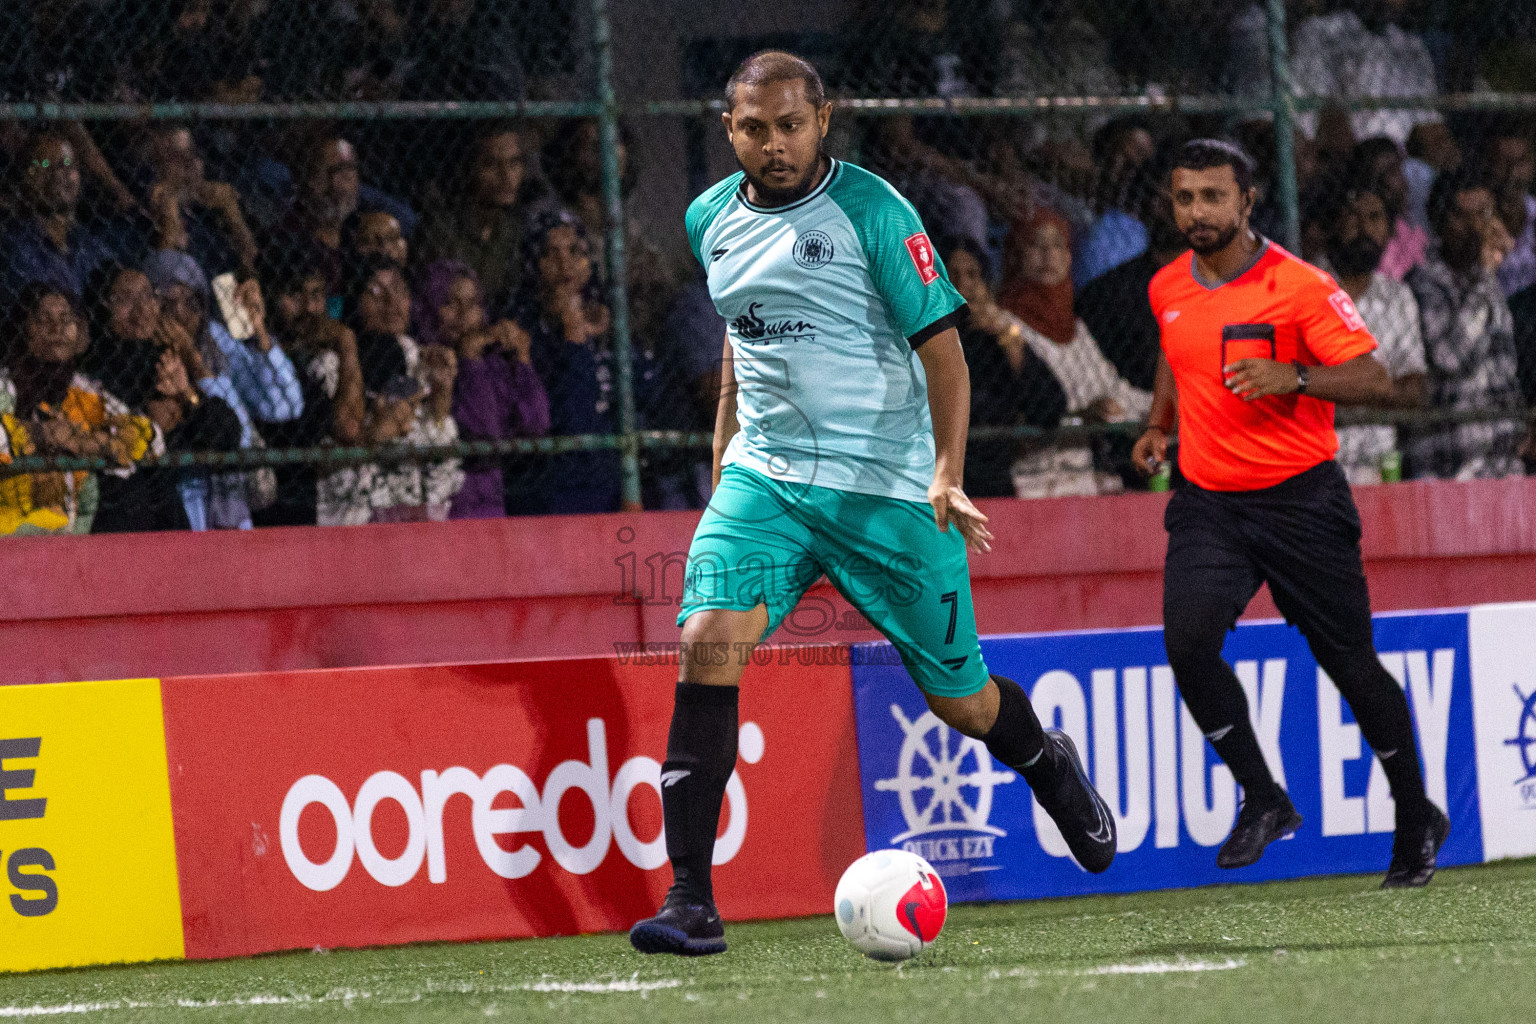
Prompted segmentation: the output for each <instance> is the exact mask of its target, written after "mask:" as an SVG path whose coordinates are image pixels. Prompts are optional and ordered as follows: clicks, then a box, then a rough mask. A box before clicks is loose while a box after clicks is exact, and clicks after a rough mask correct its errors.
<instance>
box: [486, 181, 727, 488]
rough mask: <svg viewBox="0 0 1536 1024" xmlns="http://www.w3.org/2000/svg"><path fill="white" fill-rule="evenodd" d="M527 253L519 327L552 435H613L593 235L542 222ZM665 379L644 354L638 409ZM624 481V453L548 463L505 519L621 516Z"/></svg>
mask: <svg viewBox="0 0 1536 1024" xmlns="http://www.w3.org/2000/svg"><path fill="white" fill-rule="evenodd" d="M523 250H524V268H523V280H524V282H525V286H524V290H523V294H522V296H521V298H520V299H519V301H518V304H517V307H516V308H517V315H516V320H517V322H518V324H519V325H520V326H521V327H522V328H523V329H524V330H525V331H527V332H528V334H529V336H530V337H531V338H532V345H531V351H532V355H533V367H534V369H535V370H536V371H538V374H539V377H540V378H541V379H542V380H543V381H544V389H545V391H547V392H548V394H549V414H550V432H551V433H552V434H555V435H556V436H561V435H567V434H613V433H615V431H616V429H617V415H616V414H617V409H616V407H615V406H616V401H617V396H616V395H615V394H614V392H613V385H614V368H613V352H612V349H611V348H610V346H609V343H608V328H609V323H610V317H609V313H608V307H607V306H606V305H604V304H603V301H602V291H601V289H600V288H599V287H598V279H597V272H596V267H595V265H594V260H593V253H592V245H591V242H590V241H589V240H588V238H587V233H586V230H585V228H583V227H582V223H581V220H580V218H578V217H576V216H575V215H574V214H571V213H567V212H564V211H561V212H558V213H548V214H544V215H542V216H540V217H539V218H538V219H537V220H536V221H535V222H534V224H532V225H531V226H530V228H529V231H528V238H527V241H526V242H525V243H524V247H523ZM722 338H723V336H722ZM657 370H658V364H657V362H656V360H655V359H654V357H652V356H651V355H649V354H648V353H647V352H646V350H645V349H644V348H643V347H640V346H636V348H635V351H634V362H633V374H634V381H635V391H636V394H635V401H636V405H637V406H638V407H639V408H640V409H642V410H644V409H646V408H647V407H649V406H652V405H654V404H656V402H657V400H658V398H659V396H658V394H657V392H658V385H659V383H660V382H659V380H658V374H657ZM621 482H622V478H621V474H620V470H619V457H618V452H617V451H615V450H612V449H608V450H603V451H591V452H567V453H565V454H562V455H556V456H554V457H552V458H547V459H540V460H539V461H538V462H537V463H536V464H534V465H533V466H532V467H530V469H529V470H528V472H527V473H526V475H525V478H524V479H521V480H520V479H515V478H514V479H509V480H508V481H507V511H508V512H509V513H559V512H616V511H618V510H619V503H620V502H619V499H620V492H621Z"/></svg>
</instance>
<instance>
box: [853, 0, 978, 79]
mask: <svg viewBox="0 0 1536 1024" xmlns="http://www.w3.org/2000/svg"><path fill="white" fill-rule="evenodd" d="M957 8H961V9H960V10H959V11H958V12H957ZM957 13H960V14H962V15H969V16H962V17H956V14H957ZM845 38H846V39H848V40H849V45H848V47H847V52H846V53H845V54H844V60H843V67H844V73H843V80H842V81H839V82H836V83H835V84H836V85H838V86H840V87H842V88H844V89H847V90H848V91H849V92H851V93H853V94H854V95H871V94H873V95H881V96H943V97H946V98H953V97H956V96H986V95H990V94H991V93H992V91H993V90H994V88H995V86H996V83H997V77H998V56H999V54H998V33H997V31H996V25H995V24H994V22H993V20H992V19H991V18H990V17H989V16H987V15H986V14H984V13H982V12H981V11H978V10H974V9H971V10H966V9H964V8H962V7H961V0H896V2H895V3H894V4H890V5H883V6H879V7H871V8H869V9H868V14H867V15H866V16H865V18H864V19H863V21H862V22H861V23H856V24H854V25H851V26H849V30H848V32H847V34H846V36H845Z"/></svg>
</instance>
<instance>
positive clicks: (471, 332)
mask: <svg viewBox="0 0 1536 1024" xmlns="http://www.w3.org/2000/svg"><path fill="white" fill-rule="evenodd" d="M417 310H418V312H417V317H418V324H417V327H418V333H419V335H420V337H421V340H422V342H423V343H424V344H425V345H426V346H428V347H429V348H430V347H431V346H434V345H441V346H444V347H446V348H449V349H452V350H453V351H454V352H456V353H457V355H458V359H459V373H458V377H457V378H456V379H455V380H454V385H453V418H454V421H455V422H456V423H457V424H458V426H459V436H460V437H461V438H463V439H464V440H466V441H499V440H502V439H505V438H511V437H538V436H540V435H542V434H545V433H548V432H549V396H548V395H547V394H545V391H544V383H543V381H541V380H539V375H538V374H537V373H536V372H535V371H534V369H533V363H532V355H531V351H530V349H531V346H532V339H531V338H530V337H529V336H528V332H527V331H525V330H523V329H522V328H521V327H519V326H517V325H516V324H514V323H512V322H511V321H509V320H501V321H498V322H497V323H496V324H494V325H492V324H489V322H488V320H489V318H488V317H487V315H486V310H485V297H484V294H483V293H482V292H481V290H480V278H479V277H478V276H477V275H476V274H475V272H474V271H473V270H472V269H470V267H469V265H468V264H466V263H460V262H458V261H456V260H439V261H438V262H436V263H434V264H432V265H431V266H429V267H428V268H427V269H426V272H425V274H423V276H422V287H421V289H420V293H419V301H418V303H417ZM464 469H465V474H464V486H463V487H461V488H460V489H459V493H458V494H456V495H454V498H453V507H452V508H451V509H450V510H449V513H448V515H449V518H451V519H489V518H496V517H500V516H504V515H506V514H507V507H506V496H505V484H504V482H503V479H502V471H501V460H500V459H499V458H497V457H494V456H492V457H487V458H477V459H471V460H470V461H469V462H467V463H466V464H465V467H464Z"/></svg>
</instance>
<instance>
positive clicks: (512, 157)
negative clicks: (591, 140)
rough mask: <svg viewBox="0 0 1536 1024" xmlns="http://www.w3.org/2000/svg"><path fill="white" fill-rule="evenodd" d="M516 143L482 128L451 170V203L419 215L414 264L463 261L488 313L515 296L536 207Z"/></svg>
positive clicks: (501, 129)
mask: <svg viewBox="0 0 1536 1024" xmlns="http://www.w3.org/2000/svg"><path fill="white" fill-rule="evenodd" d="M526 169H527V161H526V159H525V157H524V154H523V143H522V139H521V138H520V137H519V136H518V133H517V132H516V131H515V130H514V129H512V128H510V127H505V126H498V127H494V128H491V129H488V130H486V132H485V133H484V134H482V135H481V136H480V137H479V138H478V139H477V140H476V141H475V144H474V146H473V147H472V149H471V150H470V153H469V158H468V159H467V160H466V161H464V162H463V164H462V166H459V167H455V168H451V169H450V173H451V174H452V176H453V178H454V179H455V180H454V181H451V182H449V183H448V190H447V191H448V194H449V195H453V196H458V197H460V198H458V199H457V200H455V201H452V202H439V203H438V204H437V205H436V207H435V208H429V209H428V211H427V212H426V213H425V214H424V215H423V217H422V224H421V232H420V235H419V237H418V238H417V239H416V245H415V249H416V259H417V262H418V263H419V264H420V265H422V266H426V265H428V264H431V263H435V262H437V261H438V260H444V259H447V260H458V261H460V262H462V263H467V264H469V266H470V267H471V269H473V270H474V272H475V274H476V275H478V276H479V278H480V284H481V286H482V287H483V288H484V289H485V297H486V303H487V305H488V306H489V307H490V308H491V309H492V310H502V309H506V308H507V303H508V302H509V301H510V300H511V299H512V297H513V295H514V293H516V292H517V290H518V288H519V285H520V282H519V281H518V272H519V270H520V266H521V264H520V260H521V255H522V245H523V237H524V235H525V234H526V232H527V230H528V220H529V218H530V216H531V215H532V214H534V213H535V212H537V211H538V210H539V209H540V204H539V202H538V200H537V199H536V198H535V197H534V195H533V193H534V192H536V191H537V189H536V188H534V187H532V183H531V182H528V181H525V178H526Z"/></svg>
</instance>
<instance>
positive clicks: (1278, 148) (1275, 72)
mask: <svg viewBox="0 0 1536 1024" xmlns="http://www.w3.org/2000/svg"><path fill="white" fill-rule="evenodd" d="M1265 8H1266V14H1267V16H1268V21H1269V71H1270V75H1269V77H1270V84H1271V88H1272V91H1273V97H1272V100H1273V103H1274V111H1275V187H1276V195H1275V199H1276V200H1277V201H1278V202H1279V203H1280V224H1281V232H1282V233H1283V234H1284V236H1285V237H1284V238H1282V239H1281V240H1280V241H1281V244H1283V245H1284V246H1285V247H1286V248H1287V249H1289V250H1291V251H1292V252H1293V253H1297V254H1300V252H1301V203H1300V200H1299V199H1298V198H1297V195H1296V100H1295V97H1294V96H1293V95H1292V93H1291V55H1290V49H1289V47H1287V46H1286V42H1285V0H1267V3H1266V4H1265Z"/></svg>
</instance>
